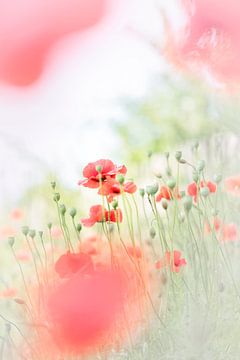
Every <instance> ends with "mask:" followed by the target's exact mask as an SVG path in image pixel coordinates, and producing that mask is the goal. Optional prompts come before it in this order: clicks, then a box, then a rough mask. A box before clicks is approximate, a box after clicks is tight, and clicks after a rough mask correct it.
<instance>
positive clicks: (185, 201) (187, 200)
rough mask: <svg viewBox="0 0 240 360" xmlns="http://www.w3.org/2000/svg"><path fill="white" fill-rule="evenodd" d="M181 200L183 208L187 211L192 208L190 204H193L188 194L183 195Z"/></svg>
mask: <svg viewBox="0 0 240 360" xmlns="http://www.w3.org/2000/svg"><path fill="white" fill-rule="evenodd" d="M182 202H183V207H184V210H185V211H186V212H187V213H188V212H189V211H190V210H191V208H192V204H193V201H192V197H191V196H188V195H187V196H184V198H183V200H182Z"/></svg>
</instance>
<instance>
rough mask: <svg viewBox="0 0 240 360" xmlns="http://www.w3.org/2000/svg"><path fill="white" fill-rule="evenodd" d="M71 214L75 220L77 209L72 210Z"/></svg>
mask: <svg viewBox="0 0 240 360" xmlns="http://www.w3.org/2000/svg"><path fill="white" fill-rule="evenodd" d="M69 214H70V216H71V217H72V218H74V217H75V216H76V214H77V210H76V209H75V208H71V209H70V211H69Z"/></svg>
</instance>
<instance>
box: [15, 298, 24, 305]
mask: <svg viewBox="0 0 240 360" xmlns="http://www.w3.org/2000/svg"><path fill="white" fill-rule="evenodd" d="M14 301H15V303H17V304H19V305H25V304H26V303H25V301H24V300H23V299H19V298H15V299H14Z"/></svg>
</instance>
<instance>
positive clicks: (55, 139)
mask: <svg viewBox="0 0 240 360" xmlns="http://www.w3.org/2000/svg"><path fill="white" fill-rule="evenodd" d="M130 28H133V29H134V28H135V29H137V30H139V31H140V32H142V33H144V34H146V35H147V36H151V35H154V34H158V33H159V32H161V16H160V15H159V13H158V11H157V7H156V4H155V2H154V1H152V0H129V1H128V0H127V1H122V3H121V5H120V6H118V9H117V11H115V13H113V15H112V16H111V17H109V19H108V20H106V21H105V22H103V23H102V24H100V25H99V26H98V27H97V28H94V29H91V30H90V31H88V32H87V33H85V34H81V35H79V34H76V35H74V36H71V37H68V38H65V40H63V41H61V42H60V43H59V44H58V45H57V46H56V47H55V49H53V50H52V52H51V54H50V57H49V62H48V65H47V67H46V69H45V72H44V73H43V76H42V77H41V79H40V81H39V82H38V83H37V84H35V85H34V86H32V87H30V88H25V89H24V88H23V89H18V88H10V87H7V86H5V85H1V86H0V164H1V166H0V204H4V203H6V202H8V203H9V202H10V203H13V204H14V202H16V201H17V200H18V199H19V198H20V197H21V195H22V192H23V191H24V190H25V189H26V188H27V187H28V186H31V185H32V184H34V183H38V182H39V181H41V179H42V178H44V175H45V174H46V172H47V169H49V170H51V172H53V173H56V174H58V175H60V177H61V178H62V179H63V181H64V182H65V183H66V184H67V185H70V186H76V182H77V180H78V178H80V177H81V168H82V166H83V165H84V164H85V163H86V162H89V161H94V160H97V159H98V158H101V157H107V158H111V155H112V154H114V150H115V149H116V145H117V144H116V142H117V138H116V136H115V135H114V133H113V131H112V128H111V126H110V122H111V119H115V118H120V117H121V106H122V105H121V101H122V100H123V99H124V98H139V97H141V96H144V94H146V93H147V91H148V88H149V87H150V86H151V83H152V80H153V78H154V75H155V74H158V73H159V72H161V71H162V69H163V68H164V63H163V60H162V59H161V58H160V56H158V55H157V53H156V52H155V51H154V50H153V49H152V48H151V46H150V45H149V44H148V43H147V42H146V41H144V39H143V38H141V36H137V35H136V34H135V33H134V32H133V31H131V30H130ZM118 158H119V159H121V154H119V155H118Z"/></svg>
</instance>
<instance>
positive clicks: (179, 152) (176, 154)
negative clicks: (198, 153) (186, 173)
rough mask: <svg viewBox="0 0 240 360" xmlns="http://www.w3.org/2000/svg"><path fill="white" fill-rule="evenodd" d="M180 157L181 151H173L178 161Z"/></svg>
mask: <svg viewBox="0 0 240 360" xmlns="http://www.w3.org/2000/svg"><path fill="white" fill-rule="evenodd" d="M181 157H182V152H181V151H176V153H175V158H176V160H177V161H179V160H180V159H181Z"/></svg>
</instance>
